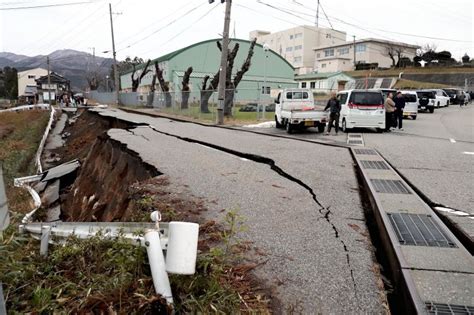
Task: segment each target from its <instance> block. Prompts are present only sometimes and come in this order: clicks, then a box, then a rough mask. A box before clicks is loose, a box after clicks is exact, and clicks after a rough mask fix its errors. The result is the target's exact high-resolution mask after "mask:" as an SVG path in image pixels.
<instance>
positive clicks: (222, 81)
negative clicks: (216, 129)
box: [209, 0, 232, 125]
mask: <svg viewBox="0 0 474 315" xmlns="http://www.w3.org/2000/svg"><path fill="white" fill-rule="evenodd" d="M209 2H210V3H212V2H211V1H209ZM221 2H222V0H221ZM231 6H232V0H226V2H225V19H224V32H223V34H222V54H221V68H220V73H219V96H218V99H219V107H218V108H217V124H218V125H222V124H224V104H225V87H226V73H227V55H228V52H229V24H230V9H231Z"/></svg>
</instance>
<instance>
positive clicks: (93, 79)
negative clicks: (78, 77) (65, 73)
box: [86, 71, 103, 91]
mask: <svg viewBox="0 0 474 315" xmlns="http://www.w3.org/2000/svg"><path fill="white" fill-rule="evenodd" d="M86 80H87V85H88V87H89V89H90V90H91V91H95V90H97V89H99V87H100V85H101V84H102V82H103V79H101V77H100V75H99V74H98V73H97V71H91V72H89V73H88V74H87V76H86Z"/></svg>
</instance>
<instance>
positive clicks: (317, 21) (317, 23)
mask: <svg viewBox="0 0 474 315" xmlns="http://www.w3.org/2000/svg"><path fill="white" fill-rule="evenodd" d="M316 27H319V0H318V6H317V7H316Z"/></svg>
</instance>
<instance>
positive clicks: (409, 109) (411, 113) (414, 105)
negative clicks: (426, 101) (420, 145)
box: [400, 91, 418, 120]
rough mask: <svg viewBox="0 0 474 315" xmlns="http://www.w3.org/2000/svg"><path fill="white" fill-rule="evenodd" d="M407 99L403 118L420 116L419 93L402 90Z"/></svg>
mask: <svg viewBox="0 0 474 315" xmlns="http://www.w3.org/2000/svg"><path fill="white" fill-rule="evenodd" d="M400 92H402V95H403V98H404V99H405V108H404V109H403V118H406V117H411V118H412V119H413V120H415V119H416V117H417V116H418V94H417V93H416V91H400Z"/></svg>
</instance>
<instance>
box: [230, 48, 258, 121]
mask: <svg viewBox="0 0 474 315" xmlns="http://www.w3.org/2000/svg"><path fill="white" fill-rule="evenodd" d="M255 44H256V40H255V39H254V40H253V41H252V42H251V43H250V47H249V51H248V53H247V58H245V61H244V63H243V64H242V66H241V67H240V70H239V71H237V73H236V74H235V76H234V81H233V82H232V81H231V80H230V79H229V82H227V84H228V89H227V90H226V93H225V102H224V115H225V116H231V115H232V106H233V105H234V95H235V89H237V86H238V85H239V83H240V81H242V78H243V77H244V75H245V73H246V72H247V71H249V69H250V66H251V64H252V63H251V61H252V57H253V52H254V48H255ZM234 58H235V56H234ZM227 84H226V85H227Z"/></svg>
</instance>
